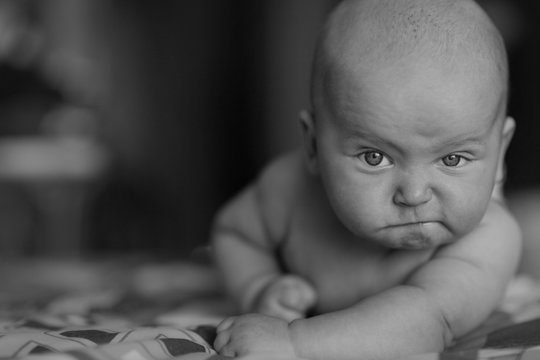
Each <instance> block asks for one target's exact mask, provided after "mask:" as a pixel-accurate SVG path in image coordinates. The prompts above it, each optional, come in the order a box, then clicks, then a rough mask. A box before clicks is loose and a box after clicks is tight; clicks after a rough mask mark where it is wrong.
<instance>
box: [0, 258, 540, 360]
mask: <svg viewBox="0 0 540 360" xmlns="http://www.w3.org/2000/svg"><path fill="white" fill-rule="evenodd" d="M233 312H234V309H233V306H232V305H231V304H230V303H229V302H228V301H227V300H226V299H225V297H224V296H223V295H222V294H221V292H220V291H219V284H218V281H217V276H216V274H215V273H214V271H213V270H212V269H211V268H210V267H209V266H206V265H201V264H197V263H187V262H186V263H163V262H157V261H146V260H144V261H141V259H134V258H130V259H122V260H119V259H109V260H102V259H101V260H89V261H81V260H66V259H63V260H61V259H60V260H59V259H55V260H51V259H49V260H46V259H43V260H33V261H16V260H7V259H4V260H3V261H2V262H1V265H0V359H23V358H24V359H36V360H41V359H49V358H50V359H66V360H79V359H81V360H83V359H84V360H98V359H99V360H102V359H114V360H160V359H173V358H174V359H178V360H197V359H201V360H203V359H204V360H207V359H208V360H209V359H212V360H217V359H227V357H224V356H220V355H218V354H216V352H215V351H214V350H213V348H212V343H213V339H214V337H215V326H216V325H217V324H218V323H219V322H220V321H221V320H222V319H223V318H225V317H226V316H227V315H229V314H232V313H233ZM359 357H361V354H359ZM246 359H247V358H246ZM249 359H256V358H255V357H249ZM408 359H410V360H412V359H416V360H437V359H441V360H475V359H486V360H487V359H501V360H502V359H505V360H526V359H540V283H539V282H537V281H535V280H533V279H530V278H527V277H525V276H521V277H518V278H516V279H515V281H514V282H513V283H512V284H511V286H510V288H509V289H508V293H507V296H506V298H505V300H504V301H503V303H502V304H501V306H500V308H499V310H498V311H496V312H495V313H494V314H493V315H492V316H491V317H490V318H489V319H488V321H486V323H485V324H483V325H482V326H481V327H480V328H478V329H477V330H476V331H474V332H472V333H471V334H469V335H468V336H466V337H465V338H463V339H461V340H460V341H458V342H457V343H456V344H455V345H454V346H453V347H452V348H450V349H448V350H447V351H446V352H444V353H442V354H425V355H420V356H416V357H412V358H408ZM256 360H261V359H260V358H257V359H256Z"/></svg>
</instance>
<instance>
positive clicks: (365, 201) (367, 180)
mask: <svg viewBox="0 0 540 360" xmlns="http://www.w3.org/2000/svg"><path fill="white" fill-rule="evenodd" d="M417 65H418V64H415V65H414V66H406V67H401V68H398V67H396V68H392V69H381V70H380V71H377V72H375V73H373V72H372V73H370V74H369V75H367V74H364V76H363V77H362V80H361V82H359V81H358V79H357V78H356V77H355V76H351V77H348V78H345V79H343V80H342V81H341V83H340V85H339V86H338V87H337V90H336V93H337V94H339V95H338V96H336V97H335V98H334V99H333V101H332V102H326V103H327V104H328V103H330V104H331V105H328V106H325V105H323V106H322V107H321V108H320V109H318V111H317V113H316V119H317V120H316V126H315V129H316V130H315V131H316V139H317V140H316V141H317V154H316V163H317V167H318V171H319V172H320V175H321V177H322V179H323V182H324V185H325V188H326V190H327V193H328V196H329V200H330V202H331V204H332V207H333V208H334V210H335V212H336V214H337V215H338V217H339V218H340V220H341V221H342V222H343V223H344V224H345V226H346V227H347V228H349V230H351V231H352V232H353V233H355V234H357V235H359V236H362V237H365V238H367V239H370V240H372V241H375V242H377V243H380V244H381V245H384V246H387V247H391V248H406V249H421V248H428V247H433V246H439V245H441V244H445V243H449V242H452V241H454V240H455V239H456V238H458V237H460V236H462V235H464V234H466V233H468V232H469V231H471V230H472V229H473V228H474V227H475V226H476V225H478V224H479V222H480V221H481V220H482V217H483V215H484V213H485V210H486V208H487V205H488V202H489V200H490V197H491V193H492V190H493V186H494V184H495V180H496V175H497V172H498V170H499V172H500V170H501V169H500V166H501V164H502V158H503V157H504V151H505V149H506V145H505V144H506V142H508V141H509V139H510V138H511V134H512V132H513V120H512V119H506V118H505V117H504V113H503V110H502V109H501V106H502V99H501V98H502V94H501V91H500V89H497V88H494V85H493V84H494V83H495V82H494V81H493V82H488V81H478V80H474V79H471V77H470V76H464V75H463V76H461V75H460V74H457V73H452V72H446V73H445V72H443V71H440V70H439V69H436V68H434V67H433V66H429V65H427V66H417ZM366 75H367V76H366ZM505 134H506V136H505Z"/></svg>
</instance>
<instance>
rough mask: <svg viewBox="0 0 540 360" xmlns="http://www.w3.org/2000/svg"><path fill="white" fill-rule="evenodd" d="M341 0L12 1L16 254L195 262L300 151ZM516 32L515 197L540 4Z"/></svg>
mask: <svg viewBox="0 0 540 360" xmlns="http://www.w3.org/2000/svg"><path fill="white" fill-rule="evenodd" d="M336 2H337V1H336V0H287V1H275V0H260V1H252V0H236V1H234V2H226V1H222V0H196V1H189V0H188V1H177V0H159V1H150V0H0V253H2V254H8V255H9V254H13V255H23V256H35V255H81V254H96V253H129V252H140V251H143V252H147V253H158V254H169V255H173V256H178V257H187V256H189V255H190V254H191V252H192V250H193V249H194V248H196V247H198V246H202V245H205V244H206V243H207V240H208V235H209V227H210V224H211V220H212V217H213V215H214V213H215V212H216V210H217V209H218V207H219V206H220V205H221V204H223V202H224V201H226V200H227V199H228V198H229V197H231V196H232V195H233V194H234V193H236V192H237V191H238V190H239V189H240V188H242V187H243V186H245V185H246V184H247V183H248V182H249V181H250V180H252V179H253V178H254V177H255V176H256V174H257V173H258V171H259V170H260V168H261V167H262V166H263V165H264V164H265V163H266V162H267V161H268V160H269V159H271V158H272V157H274V156H276V155H278V154H280V153H282V152H284V151H287V150H289V149H291V148H293V147H295V146H297V145H299V144H300V140H301V138H300V131H299V128H298V125H297V115H298V112H299V111H300V110H301V109H303V108H307V107H309V102H308V80H309V73H310V66H311V56H312V52H313V47H314V44H315V40H316V36H317V32H318V30H319V28H320V26H321V24H322V22H323V20H324V17H325V15H326V14H327V13H328V11H329V10H330V9H331V8H332V7H333V6H334V5H335V4H336ZM479 2H480V3H481V5H482V6H484V7H485V9H486V10H487V11H488V13H489V14H490V16H492V18H493V20H494V21H495V23H496V25H497V26H498V27H499V28H500V30H501V32H502V33H503V36H504V38H505V41H506V43H507V47H508V51H509V56H510V66H511V78H512V83H511V101H510V108H509V113H510V114H511V115H512V116H514V117H515V118H516V120H517V123H518V130H517V133H516V135H515V137H514V141H513V143H512V145H511V149H510V151H509V153H508V156H507V159H508V178H507V184H506V188H507V192H508V193H510V194H511V193H521V192H523V191H524V190H527V189H529V188H534V187H536V186H538V185H540V161H537V159H536V158H535V155H540V141H538V140H537V138H538V135H539V134H540V125H539V124H538V119H539V116H540V114H539V112H540V107H538V106H536V105H538V104H537V103H538V101H537V99H536V98H537V97H538V93H539V92H538V90H537V88H536V86H538V84H540V79H539V78H540V68H539V66H540V65H539V64H540V50H539V48H540V46H539V45H540V42H539V41H538V35H539V34H540V22H538V16H539V15H540V3H538V2H536V1H533V0H520V1H519V2H518V1H515V0H483V1H479Z"/></svg>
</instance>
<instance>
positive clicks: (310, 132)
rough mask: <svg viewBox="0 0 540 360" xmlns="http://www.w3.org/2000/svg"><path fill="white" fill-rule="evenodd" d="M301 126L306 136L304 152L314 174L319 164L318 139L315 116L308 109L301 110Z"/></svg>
mask: <svg viewBox="0 0 540 360" xmlns="http://www.w3.org/2000/svg"><path fill="white" fill-rule="evenodd" d="M299 117H300V126H301V127H302V135H303V138H304V153H305V154H306V160H307V166H308V169H309V171H310V172H311V173H312V174H316V173H317V172H318V165H317V141H316V140H317V139H316V136H315V118H314V117H313V113H312V112H311V111H308V110H302V111H300V116H299Z"/></svg>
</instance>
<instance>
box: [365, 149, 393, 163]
mask: <svg viewBox="0 0 540 360" xmlns="http://www.w3.org/2000/svg"><path fill="white" fill-rule="evenodd" d="M360 159H362V160H363V161H364V162H365V163H366V164H368V165H369V166H373V167H375V166H379V167H381V166H388V165H391V164H392V163H391V162H390V160H389V159H388V158H387V157H386V156H385V155H384V154H383V153H382V152H380V151H374V150H370V151H366V152H364V153H362V154H361V155H360Z"/></svg>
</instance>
